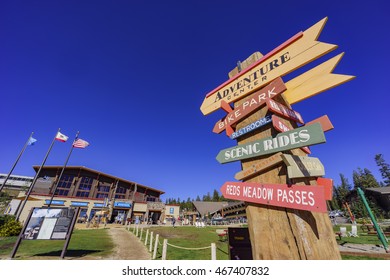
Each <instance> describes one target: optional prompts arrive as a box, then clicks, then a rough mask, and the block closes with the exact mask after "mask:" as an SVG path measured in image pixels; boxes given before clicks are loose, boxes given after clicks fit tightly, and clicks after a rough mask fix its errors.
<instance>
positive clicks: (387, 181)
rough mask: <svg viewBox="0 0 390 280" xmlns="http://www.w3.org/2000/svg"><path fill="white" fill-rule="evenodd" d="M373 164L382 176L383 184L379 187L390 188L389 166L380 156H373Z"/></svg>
mask: <svg viewBox="0 0 390 280" xmlns="http://www.w3.org/2000/svg"><path fill="white" fill-rule="evenodd" d="M375 162H376V165H378V167H379V171H380V172H381V175H382V179H383V184H381V186H383V185H384V186H390V165H389V164H388V163H386V162H385V159H384V158H383V155H382V154H377V155H375Z"/></svg>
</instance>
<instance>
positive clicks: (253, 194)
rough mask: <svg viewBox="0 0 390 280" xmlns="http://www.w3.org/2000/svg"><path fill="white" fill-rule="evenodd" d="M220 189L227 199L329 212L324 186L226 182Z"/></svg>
mask: <svg viewBox="0 0 390 280" xmlns="http://www.w3.org/2000/svg"><path fill="white" fill-rule="evenodd" d="M220 191H221V193H222V195H223V196H224V197H225V198H227V199H233V200H241V201H245V202H252V203H258V204H263V205H271V206H279V207H285V208H293V209H299V210H307V211H312V212H322V213H325V212H327V207H326V202H325V197H324V187H323V186H305V185H287V184H259V183H248V182H226V183H225V184H224V185H223V186H222V187H221V189H220Z"/></svg>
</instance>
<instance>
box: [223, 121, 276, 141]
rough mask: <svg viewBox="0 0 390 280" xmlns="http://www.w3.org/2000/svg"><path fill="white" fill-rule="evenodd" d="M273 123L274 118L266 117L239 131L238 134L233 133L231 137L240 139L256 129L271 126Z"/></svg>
mask: <svg viewBox="0 0 390 280" xmlns="http://www.w3.org/2000/svg"><path fill="white" fill-rule="evenodd" d="M271 121H272V116H271V115H269V116H265V117H264V118H261V119H259V120H257V121H255V122H253V123H251V124H248V125H247V126H245V127H243V128H241V129H239V130H237V131H236V132H233V133H232V134H231V135H230V139H236V138H237V137H240V136H242V135H245V134H247V133H248V132H251V131H253V130H255V129H258V128H260V127H263V126H265V125H266V124H269V123H270V122H271Z"/></svg>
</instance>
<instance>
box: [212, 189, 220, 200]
mask: <svg viewBox="0 0 390 280" xmlns="http://www.w3.org/2000/svg"><path fill="white" fill-rule="evenodd" d="M213 201H214V202H218V201H220V196H219V192H218V191H217V190H214V192H213Z"/></svg>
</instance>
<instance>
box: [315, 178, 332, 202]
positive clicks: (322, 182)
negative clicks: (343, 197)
mask: <svg viewBox="0 0 390 280" xmlns="http://www.w3.org/2000/svg"><path fill="white" fill-rule="evenodd" d="M317 185H319V186H324V195H325V199H326V200H332V198H333V180H332V179H328V178H322V177H318V178H317Z"/></svg>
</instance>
